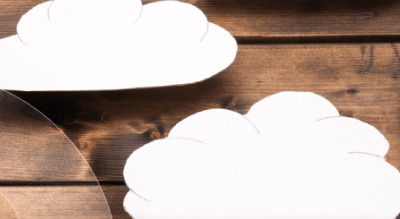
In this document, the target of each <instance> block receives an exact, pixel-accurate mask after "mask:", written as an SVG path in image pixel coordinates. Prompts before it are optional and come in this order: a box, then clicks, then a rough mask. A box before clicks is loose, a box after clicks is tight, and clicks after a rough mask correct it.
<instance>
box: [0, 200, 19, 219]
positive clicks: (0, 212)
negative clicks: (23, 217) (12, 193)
mask: <svg viewBox="0 0 400 219" xmlns="http://www.w3.org/2000/svg"><path fill="white" fill-rule="evenodd" d="M0 218H1V219H19V218H18V216H17V214H16V213H15V211H14V209H13V208H12V206H11V205H10V203H8V201H7V199H6V198H5V197H4V196H3V195H2V194H0Z"/></svg>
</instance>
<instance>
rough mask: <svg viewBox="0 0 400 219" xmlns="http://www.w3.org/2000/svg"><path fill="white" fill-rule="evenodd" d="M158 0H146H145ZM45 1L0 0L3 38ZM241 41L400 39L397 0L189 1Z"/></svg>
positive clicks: (1, 33) (399, 11) (398, 5)
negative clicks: (30, 10)
mask: <svg viewBox="0 0 400 219" xmlns="http://www.w3.org/2000/svg"><path fill="white" fill-rule="evenodd" d="M153 1H154V0H145V1H143V2H144V3H148V2H153ZM40 2H43V0H3V1H1V2H0V37H5V36H9V35H11V34H15V27H16V24H17V22H18V20H19V18H20V16H21V15H22V14H24V13H25V12H26V11H27V10H29V9H30V8H32V7H33V6H35V5H37V4H38V3H40ZM184 2H190V3H192V4H195V5H197V6H199V7H200V8H201V9H202V10H203V11H204V12H205V14H206V15H207V16H208V18H209V20H210V21H211V22H214V23H216V24H219V25H221V26H223V27H224V28H226V29H227V30H228V31H230V32H231V33H232V34H233V35H234V36H235V37H237V39H238V40H239V41H240V42H293V41H298V42H304V41H307V42H308V41H320V42H321V41H323V42H325V41H352V42H359V41H396V40H398V39H399V36H400V24H399V22H398V21H399V20H400V2H399V1H397V0H380V1H376V0H353V1H348V0H247V1H243V0H218V1H213V0H184Z"/></svg>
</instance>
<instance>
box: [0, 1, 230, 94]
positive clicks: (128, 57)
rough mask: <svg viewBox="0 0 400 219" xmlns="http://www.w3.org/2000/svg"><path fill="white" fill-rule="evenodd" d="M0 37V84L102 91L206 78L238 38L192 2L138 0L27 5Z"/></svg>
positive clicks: (216, 69)
mask: <svg viewBox="0 0 400 219" xmlns="http://www.w3.org/2000/svg"><path fill="white" fill-rule="evenodd" d="M17 32H18V35H15V36H11V37H8V38H4V39H1V40H0V78H1V80H0V88H1V89H11V90H104V89H123V88H141V87H159V86H169V85H180V84H188V83H194V82H198V81H202V80H205V79H207V78H209V77H211V76H213V75H215V74H217V73H218V72H220V71H222V70H224V69H225V68H227V67H228V66H229V65H230V64H231V63H232V62H233V61H234V59H235V56H236V52H237V44H236V41H235V39H234V38H233V37H232V36H231V34H230V33H228V32H227V31H226V30H224V29H223V28H221V27H219V26H217V25H215V24H212V23H209V22H208V21H207V18H206V16H205V15H204V14H203V12H202V11H200V10H199V9H198V8H196V7H195V6H193V5H190V4H187V3H183V2H178V1H160V2H154V3H149V4H146V5H144V6H142V3H141V1H140V0H54V1H48V2H44V3H42V4H39V5H38V6H36V7H34V8H33V9H31V10H30V11H29V12H28V13H26V14H25V15H24V16H23V17H22V18H21V20H20V22H19V23H18V26H17Z"/></svg>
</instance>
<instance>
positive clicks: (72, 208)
mask: <svg viewBox="0 0 400 219" xmlns="http://www.w3.org/2000/svg"><path fill="white" fill-rule="evenodd" d="M65 188H67V191H69V192H71V199H72V198H73V199H74V200H71V199H69V200H68V199H66V200H60V199H57V198H56V199H50V198H49V199H48V202H49V203H50V202H54V205H56V206H57V211H58V212H59V213H60V214H59V218H79V215H80V214H85V215H86V216H88V217H85V219H87V218H94V219H97V218H103V217H104V216H105V215H107V213H105V214H104V213H102V212H101V211H98V210H96V202H94V201H93V200H87V202H86V204H85V205H84V206H85V207H84V208H85V210H87V211H83V210H82V207H79V206H78V205H79V204H80V203H81V202H79V201H76V200H80V199H79V197H77V195H79V193H78V192H86V191H89V192H90V190H91V188H90V187H89V188H87V187H79V188H77V190H76V192H72V191H71V189H70V188H71V187H68V186H63V187H56V188H54V187H50V188H49V190H48V191H50V192H53V191H54V192H55V194H57V193H58V192H59V191H60V190H64V189H65ZM102 188H103V191H104V194H105V196H106V198H107V201H108V204H109V206H110V209H111V213H112V217H113V219H131V217H129V215H128V214H127V213H126V212H125V211H124V208H123V200H124V198H125V195H126V193H127V192H128V191H129V189H128V187H126V186H125V185H103V186H102ZM12 189H13V190H16V189H18V187H14V188H12ZM33 190H36V191H39V190H43V188H33ZM20 201H21V202H22V203H21V205H22V204H26V201H25V200H20ZM62 201H64V202H65V203H67V204H65V203H64V202H62ZM60 203H61V204H60ZM28 204H31V203H28ZM0 206H1V205H0ZM91 207H93V208H94V209H90V208H91ZM1 210H2V209H1V208H0V212H1ZM28 210H29V211H28V212H25V213H22V215H24V216H26V215H32V216H36V215H39V214H40V216H38V217H37V218H45V216H46V212H48V209H45V208H43V207H41V208H39V209H32V208H28ZM0 218H3V217H2V215H0ZM4 218H5V219H6V218H7V219H13V218H12V217H4ZM20 218H21V219H22V218H31V217H23V216H21V217H20ZM399 218H400V216H399V217H397V219H399Z"/></svg>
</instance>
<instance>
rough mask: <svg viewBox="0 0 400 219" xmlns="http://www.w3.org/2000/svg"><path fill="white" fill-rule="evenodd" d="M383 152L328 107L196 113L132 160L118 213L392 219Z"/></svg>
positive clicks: (282, 103) (293, 104)
mask: <svg viewBox="0 0 400 219" xmlns="http://www.w3.org/2000/svg"><path fill="white" fill-rule="evenodd" d="M388 148H389V144H388V142H387V140H386V139H385V138H384V136H383V135H382V134H381V133H380V132H379V131H378V130H377V129H375V128H374V127H372V126H371V125H369V124H367V123H365V122H362V121H359V120H357V119H353V118H346V117H341V116H339V114H338V112H337V110H336V108H335V107H334V106H333V105H332V103H330V102H329V101H328V100H326V99H325V98H323V97H321V96H318V95H316V94H313V93H307V92H282V93H278V94H275V95H272V96H270V97H266V98H265V99H264V100H261V101H260V102H258V103H256V104H254V106H253V107H251V109H250V111H249V113H248V114H247V115H245V116H243V115H240V114H238V113H236V112H232V111H229V110H224V109H213V110H206V111H203V112H199V113H196V114H194V115H192V116H189V117H188V118H186V119H184V120H182V121H181V122H179V123H178V124H177V125H176V126H175V127H174V128H173V129H172V130H171V131H170V134H169V137H167V138H165V139H161V140H156V141H153V142H151V143H149V144H147V145H145V146H143V147H141V148H139V149H138V150H136V151H135V152H134V153H133V154H132V155H131V156H130V157H129V159H128V161H127V163H126V166H125V169H124V177H125V180H126V183H127V185H128V187H129V188H130V192H129V193H128V194H127V196H126V198H125V201H124V207H125V210H126V211H127V212H128V213H129V214H131V215H132V216H133V217H134V218H137V219H145V218H148V219H154V218H160V219H161V218H182V219H184V218H185V219H191V218H198V219H200V218H202V219H204V218H210V219H215V218H249V219H253V218H274V219H276V218H283V219H288V218H289V219H294V218H308V219H309V218H312V219H317V218H318V219H321V218H322V219H328V218H357V219H358V218H364V219H370V218H374V219H394V218H395V217H396V216H397V215H398V213H399V207H400V198H399V197H400V186H399V185H400V174H399V172H398V170H397V169H396V168H394V167H393V166H392V165H390V164H389V163H387V162H386V161H385V160H384V156H385V155H386V153H387V151H388Z"/></svg>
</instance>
